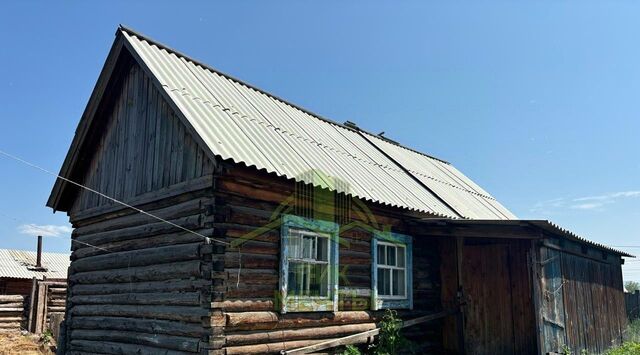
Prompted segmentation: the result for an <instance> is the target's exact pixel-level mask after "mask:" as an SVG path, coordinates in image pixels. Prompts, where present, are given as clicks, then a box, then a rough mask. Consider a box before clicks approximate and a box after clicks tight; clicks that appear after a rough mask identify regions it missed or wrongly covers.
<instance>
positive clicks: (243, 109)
mask: <svg viewBox="0 0 640 355" xmlns="http://www.w3.org/2000/svg"><path fill="white" fill-rule="evenodd" d="M122 35H123V36H124V38H125V39H126V44H125V45H127V46H128V47H129V48H130V49H131V50H132V52H133V53H134V56H135V55H137V56H139V59H140V60H141V61H142V62H143V65H145V66H146V67H147V68H148V69H149V70H150V71H151V73H152V74H153V76H154V77H155V78H156V79H157V80H158V81H159V83H160V84H161V85H162V87H163V88H164V89H165V91H166V93H167V95H168V96H169V97H170V99H171V100H172V101H173V102H174V104H175V105H176V106H177V108H178V109H179V110H180V111H181V113H182V114H183V115H184V116H185V118H186V119H187V120H188V123H189V124H190V125H191V126H192V128H193V129H194V130H195V131H196V132H197V134H198V135H199V136H200V138H201V139H202V140H203V142H204V144H206V145H207V147H208V148H209V149H210V150H211V151H212V152H213V153H214V154H215V155H218V156H220V157H221V158H222V159H225V160H226V159H229V160H232V161H234V162H236V163H243V164H245V165H247V166H254V167H256V168H258V169H261V170H265V171H267V172H270V173H275V174H277V175H279V176H284V177H287V178H290V179H295V180H296V181H304V182H306V183H312V184H314V185H316V186H319V187H323V188H330V189H333V190H337V191H338V192H343V193H346V194H351V195H353V196H355V197H358V198H362V199H364V200H369V201H373V202H378V203H382V204H386V205H390V206H397V207H402V208H407V209H410V210H417V211H422V212H427V213H431V214H434V215H439V216H447V217H453V218H458V217H463V218H499V219H508V218H515V216H514V215H513V214H512V213H510V212H509V211H507V210H506V209H505V208H504V207H503V206H502V205H500V204H499V203H498V202H497V201H495V199H493V197H491V196H490V195H489V194H488V193H486V192H485V191H484V190H482V189H481V188H480V187H478V186H477V185H476V184H474V183H473V182H471V181H470V180H469V179H468V178H467V177H466V176H464V175H462V173H460V172H459V171H458V170H457V169H455V168H454V167H452V166H451V165H449V164H448V163H445V162H442V161H439V160H436V159H422V158H420V157H426V156H424V155H419V154H417V153H415V152H413V151H410V150H408V149H405V148H402V147H400V146H397V145H393V144H391V143H388V142H386V141H384V140H382V139H379V138H375V137H374V136H370V137H365V135H364V134H363V133H362V132H359V131H356V130H353V129H350V128H347V127H344V126H342V125H339V124H335V123H334V122H332V121H329V120H326V119H324V118H320V117H317V116H315V115H312V114H311V113H309V112H308V111H304V110H301V109H299V108H298V107H296V106H294V105H291V104H289V103H286V102H284V101H282V100H280V99H278V98H277V97H275V96H272V95H269V94H267V93H265V92H262V91H260V90H258V89H255V88H253V87H250V86H248V85H247V84H244V83H242V82H240V81H237V80H235V79H233V78H231V77H228V76H226V75H223V74H221V73H219V72H217V71H214V70H213V69H211V68H209V67H207V66H205V65H202V64H200V63H198V62H195V61H193V60H191V59H189V58H188V57H185V56H183V55H182V54H180V53H177V52H175V51H173V50H171V49H168V48H166V47H165V46H162V45H160V44H157V43H155V42H152V41H150V40H148V39H147V38H146V37H143V36H141V35H139V34H136V33H134V32H131V31H128V30H123V31H122ZM369 140H373V141H374V142H375V144H372V143H371V142H370V141H369ZM399 164H400V165H404V164H407V166H405V167H403V166H400V165H399ZM405 169H406V170H408V171H410V172H411V174H408V173H407V172H406V171H405ZM425 185H426V187H427V188H425Z"/></svg>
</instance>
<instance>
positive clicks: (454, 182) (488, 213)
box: [366, 134, 516, 219]
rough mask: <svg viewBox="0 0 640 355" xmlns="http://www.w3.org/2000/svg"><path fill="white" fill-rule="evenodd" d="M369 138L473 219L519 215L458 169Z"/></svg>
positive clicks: (455, 207)
mask: <svg viewBox="0 0 640 355" xmlns="http://www.w3.org/2000/svg"><path fill="white" fill-rule="evenodd" d="M366 136H367V139H369V141H370V142H371V143H372V144H374V145H376V146H377V147H378V148H380V149H381V150H382V151H384V152H385V153H386V154H388V155H389V156H390V157H391V158H392V159H394V160H395V161H397V162H398V163H399V164H400V165H401V166H403V167H404V168H405V169H407V171H408V172H409V173H411V174H412V175H413V176H414V177H415V178H416V179H418V180H420V181H421V182H422V183H423V184H424V185H425V186H427V187H428V188H429V189H430V190H431V191H433V192H434V193H435V194H436V195H438V196H439V197H440V198H441V199H443V200H444V201H445V202H446V203H447V204H448V205H449V206H451V207H452V208H453V209H454V210H455V211H457V212H458V213H459V214H461V215H462V216H465V217H467V218H470V219H515V218H516V216H515V215H514V214H513V213H511V212H510V211H509V210H507V209H506V208H505V207H504V206H502V204H500V203H499V202H498V201H496V199H495V198H493V197H492V196H491V195H489V193H487V192H486V191H485V190H483V189H482V188H481V187H480V186H478V185H477V184H475V183H474V182H472V181H471V180H470V179H469V178H467V177H466V176H465V175H464V174H462V173H461V172H460V171H459V170H458V169H456V168H454V167H453V166H451V165H450V164H448V163H445V162H442V161H441V160H438V159H434V158H432V157H430V156H427V155H424V154H422V153H418V152H416V151H413V150H411V149H408V148H405V147H402V146H400V145H398V144H394V143H391V142H388V141H386V140H384V139H381V138H379V137H376V136H373V135H368V134H367V135H366Z"/></svg>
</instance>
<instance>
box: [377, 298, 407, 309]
mask: <svg viewBox="0 0 640 355" xmlns="http://www.w3.org/2000/svg"><path fill="white" fill-rule="evenodd" d="M374 309H376V310H378V309H411V302H409V300H408V299H407V298H402V299H397V298H396V299H394V298H377V299H376V300H375V308H374Z"/></svg>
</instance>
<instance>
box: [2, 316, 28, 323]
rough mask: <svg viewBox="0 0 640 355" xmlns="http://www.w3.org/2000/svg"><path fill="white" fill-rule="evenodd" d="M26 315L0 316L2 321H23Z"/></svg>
mask: <svg viewBox="0 0 640 355" xmlns="http://www.w3.org/2000/svg"><path fill="white" fill-rule="evenodd" d="M23 320H24V317H0V323H15V322H22V321H23Z"/></svg>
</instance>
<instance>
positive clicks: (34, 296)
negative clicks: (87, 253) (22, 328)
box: [27, 278, 67, 334]
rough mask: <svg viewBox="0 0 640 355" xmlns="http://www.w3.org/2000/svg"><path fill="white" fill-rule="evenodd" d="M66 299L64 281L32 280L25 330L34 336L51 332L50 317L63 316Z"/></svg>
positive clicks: (65, 283)
mask: <svg viewBox="0 0 640 355" xmlns="http://www.w3.org/2000/svg"><path fill="white" fill-rule="evenodd" d="M66 298H67V280H66V279H46V278H45V279H43V280H36V279H35V278H34V279H33V282H32V290H31V294H30V299H29V305H28V320H27V329H28V330H29V331H30V332H32V333H35V334H41V333H43V332H44V331H47V330H52V326H51V317H52V315H64V312H65V310H66ZM56 331H57V329H56Z"/></svg>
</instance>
